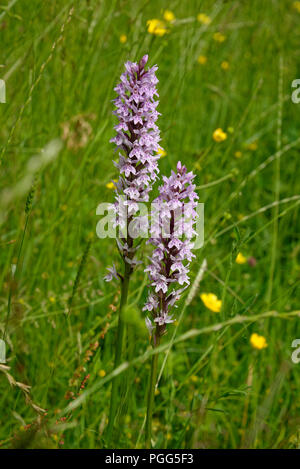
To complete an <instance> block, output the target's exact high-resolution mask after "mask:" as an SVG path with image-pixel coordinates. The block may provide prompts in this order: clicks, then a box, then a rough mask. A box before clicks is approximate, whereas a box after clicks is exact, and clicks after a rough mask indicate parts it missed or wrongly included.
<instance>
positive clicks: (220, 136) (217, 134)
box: [213, 127, 227, 142]
mask: <svg viewBox="0 0 300 469" xmlns="http://www.w3.org/2000/svg"><path fill="white" fill-rule="evenodd" d="M226 138H227V133H226V132H224V131H223V129H221V128H220V127H219V128H218V129H216V130H215V131H214V133H213V139H214V140H215V142H223V141H224V140H226Z"/></svg>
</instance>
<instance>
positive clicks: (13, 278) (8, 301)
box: [2, 214, 29, 340]
mask: <svg viewBox="0 0 300 469" xmlns="http://www.w3.org/2000/svg"><path fill="white" fill-rule="evenodd" d="M28 220H29V214H27V215H26V218H25V225H24V228H23V232H22V238H21V242H20V246H19V251H18V257H17V263H16V268H15V271H14V273H13V275H12V278H11V282H10V287H9V292H8V300H7V313H6V320H5V327H4V331H3V337H2V338H3V340H5V338H6V332H7V327H8V321H9V316H10V312H11V302H12V297H13V289H14V286H13V284H14V283H15V282H16V279H17V274H18V273H19V272H18V270H19V264H20V259H21V252H22V248H23V243H24V238H25V234H26V230H27V225H28Z"/></svg>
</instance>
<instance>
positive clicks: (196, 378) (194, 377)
mask: <svg viewBox="0 0 300 469" xmlns="http://www.w3.org/2000/svg"><path fill="white" fill-rule="evenodd" d="M190 380H191V381H193V383H196V382H197V381H198V376H196V375H192V376H191V377H190Z"/></svg>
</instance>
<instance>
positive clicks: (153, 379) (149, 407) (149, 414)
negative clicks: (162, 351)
mask: <svg viewBox="0 0 300 469" xmlns="http://www.w3.org/2000/svg"><path fill="white" fill-rule="evenodd" d="M158 345H159V336H158V335H156V344H155V347H157V346H158ZM157 363H158V353H155V354H154V355H153V356H152V363H151V375H150V382H149V390H148V402H147V419H146V442H145V447H146V449H151V433H152V414H153V407H154V395H155V385H156V376H157Z"/></svg>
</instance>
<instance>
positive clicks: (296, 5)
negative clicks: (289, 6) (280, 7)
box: [293, 2, 300, 13]
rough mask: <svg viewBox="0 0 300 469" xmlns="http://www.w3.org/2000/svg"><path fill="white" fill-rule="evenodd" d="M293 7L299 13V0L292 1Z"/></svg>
mask: <svg viewBox="0 0 300 469" xmlns="http://www.w3.org/2000/svg"><path fill="white" fill-rule="evenodd" d="M293 7H294V8H295V10H297V11H298V13H300V2H294V3H293Z"/></svg>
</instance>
